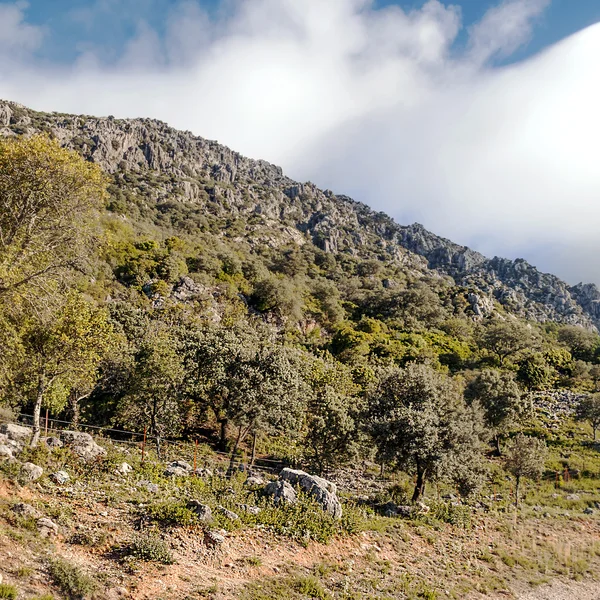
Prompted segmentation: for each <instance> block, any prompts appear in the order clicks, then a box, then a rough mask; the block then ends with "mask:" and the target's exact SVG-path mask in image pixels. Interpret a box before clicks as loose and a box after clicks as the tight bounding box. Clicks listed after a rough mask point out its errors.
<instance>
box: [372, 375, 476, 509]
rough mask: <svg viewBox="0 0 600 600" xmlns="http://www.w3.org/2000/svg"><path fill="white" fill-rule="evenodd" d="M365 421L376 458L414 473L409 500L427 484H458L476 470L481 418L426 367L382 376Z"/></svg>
mask: <svg viewBox="0 0 600 600" xmlns="http://www.w3.org/2000/svg"><path fill="white" fill-rule="evenodd" d="M367 419H368V427H369V430H370V433H371V435H372V437H373V440H374V442H375V445H376V447H377V450H378V456H379V459H380V460H382V461H387V462H392V463H393V464H395V465H397V466H398V467H400V468H402V469H404V470H406V471H408V472H410V473H415V474H416V476H417V480H416V484H415V490H414V493H413V501H416V500H418V499H419V497H420V496H421V495H422V494H423V492H424V490H425V483H426V481H427V480H435V479H443V478H447V479H452V478H453V477H455V476H458V477H460V478H461V479H464V478H465V476H467V475H469V474H470V472H473V473H475V472H477V471H478V465H479V463H480V456H481V449H482V448H481V442H482V438H483V436H484V431H483V427H482V417H481V415H480V414H479V413H478V412H477V410H476V409H470V410H469V409H468V408H467V407H466V406H465V404H464V402H463V399H462V395H461V393H460V388H459V387H458V386H457V384H456V383H455V382H454V381H452V380H451V379H450V378H448V377H447V376H446V375H443V374H442V373H439V372H437V371H435V370H433V369H432V368H431V367H429V366H427V365H416V364H410V365H408V367H407V368H406V369H404V370H401V369H389V370H386V371H384V372H383V373H382V376H381V378H380V381H379V383H378V385H377V387H376V388H375V389H374V390H373V392H372V393H371V397H370V402H369V408H368V414H367ZM468 479H469V478H468V477H467V480H468ZM473 483H474V482H472V483H470V484H467V483H465V485H467V487H471V485H473Z"/></svg>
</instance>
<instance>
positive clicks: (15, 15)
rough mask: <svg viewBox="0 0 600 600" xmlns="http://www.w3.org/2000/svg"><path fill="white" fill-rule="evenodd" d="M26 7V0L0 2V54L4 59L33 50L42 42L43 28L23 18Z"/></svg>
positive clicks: (19, 55)
mask: <svg viewBox="0 0 600 600" xmlns="http://www.w3.org/2000/svg"><path fill="white" fill-rule="evenodd" d="M27 7H28V4H27V2H22V1H19V2H15V3H14V4H0V56H3V57H4V58H5V60H8V59H9V58H10V57H11V56H12V58H13V59H14V58H17V57H21V56H22V55H23V54H25V53H30V52H33V51H34V50H37V49H38V48H39V47H40V45H41V43H42V39H43V37H44V30H43V28H41V27H36V26H34V25H29V24H27V23H26V22H25V20H24V18H25V15H24V12H25V10H26V9H27Z"/></svg>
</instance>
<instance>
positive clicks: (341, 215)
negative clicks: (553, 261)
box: [0, 101, 600, 329]
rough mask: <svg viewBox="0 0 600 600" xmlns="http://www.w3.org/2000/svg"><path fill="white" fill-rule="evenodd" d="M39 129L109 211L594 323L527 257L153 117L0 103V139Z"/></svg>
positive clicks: (483, 301) (530, 312)
mask: <svg viewBox="0 0 600 600" xmlns="http://www.w3.org/2000/svg"><path fill="white" fill-rule="evenodd" d="M36 132H47V133H48V134H50V135H51V136H53V137H55V138H56V139H58V140H59V141H60V143H61V144H63V145H64V146H66V147H68V148H71V149H75V150H77V151H79V152H80V153H82V154H83V155H84V156H85V157H86V158H87V159H88V160H90V161H93V162H96V163H98V164H99V165H101V166H102V167H103V169H104V170H105V171H106V172H107V173H109V174H110V175H111V177H112V180H113V186H112V187H111V191H112V194H113V199H112V202H111V206H110V208H111V210H113V211H114V212H119V210H120V206H122V205H123V203H124V202H133V203H135V204H136V205H137V206H138V207H139V210H140V211H141V212H142V213H143V211H144V210H147V209H148V207H149V206H151V205H152V206H154V208H158V210H160V211H165V212H166V211H168V210H169V207H170V206H172V205H173V203H180V204H185V205H186V206H190V207H193V208H194V209H200V210H201V211H202V212H203V213H204V215H205V217H206V219H207V222H212V223H213V224H214V223H218V225H217V227H220V228H221V229H225V228H227V227H232V225H233V224H235V221H236V219H243V220H244V221H245V224H246V225H245V227H244V228H243V231H240V233H239V239H240V240H243V241H245V242H246V243H247V244H249V245H250V246H252V245H253V244H258V243H269V244H271V245H273V246H277V245H282V244H285V243H289V242H294V243H296V244H299V245H301V244H303V243H307V242H313V243H314V244H315V245H317V246H318V247H319V248H321V249H323V250H325V251H327V252H333V253H347V254H350V255H354V256H360V257H362V258H373V259H378V260H386V261H392V262H395V263H397V264H400V265H402V266H403V267H404V268H405V269H406V272H408V273H410V274H411V275H412V276H415V277H425V276H428V277H431V276H438V277H447V278H451V279H450V281H452V280H453V281H454V282H455V283H456V284H457V285H459V286H463V287H464V288H466V289H467V290H468V291H469V292H470V293H469V295H468V298H469V302H470V303H471V307H472V309H473V312H474V313H475V315H480V316H487V315H489V314H490V313H491V312H492V311H494V310H495V309H496V308H498V307H503V308H504V309H505V310H507V311H508V312H511V313H513V314H516V315H518V316H521V317H524V318H527V319H530V320H534V321H539V322H546V321H556V322H559V323H568V324H575V325H581V326H583V327H586V328H588V329H595V328H598V327H599V326H600V291H599V290H598V288H597V287H596V286H595V285H593V284H579V285H577V286H573V287H570V286H569V285H567V284H566V283H565V282H563V281H561V280H560V279H559V278H557V277H555V276H553V275H549V274H545V273H541V272H540V271H538V270H537V269H536V268H535V267H533V266H532V265H530V264H528V263H527V262H526V261H525V260H522V259H517V260H515V261H511V260H507V259H502V258H498V257H495V258H493V259H488V258H486V257H484V256H483V255H481V254H479V253H477V252H474V251H472V250H470V249H469V248H466V247H463V246H459V245H457V244H454V243H452V242H450V241H449V240H446V239H444V238H441V237H439V236H436V235H435V234H433V233H431V232H429V231H427V230H426V229H425V228H423V227H422V226H421V225H419V224H413V225H409V226H402V225H398V224H397V223H395V222H394V221H393V220H392V219H391V218H390V217H388V216H387V215H385V214H383V213H378V212H375V211H373V210H371V209H370V208H369V207H367V206H366V205H364V204H361V203H359V202H355V201H354V200H352V199H350V198H348V197H346V196H343V195H336V194H334V193H333V192H331V191H328V190H326V191H323V190H320V189H319V188H317V187H316V186H315V185H314V184H312V183H303V184H302V183H298V182H295V181H293V180H291V179H289V178H288V177H286V176H285V175H284V174H283V172H282V170H281V169H280V168H279V167H276V166H274V165H272V164H269V163H267V162H265V161H261V160H252V159H248V158H245V157H243V156H241V155H240V154H238V153H236V152H234V151H232V150H230V149H228V148H226V147H224V146H222V145H220V144H218V143H216V142H212V141H208V140H205V139H203V138H200V137H196V136H194V135H192V134H191V133H190V132H181V131H176V130H175V129H172V128H170V127H169V126H168V125H166V124H165V123H162V122H160V121H156V120H152V119H132V120H120V119H115V118H113V117H106V118H95V117H87V116H74V115H66V114H57V113H52V114H47V113H39V112H35V111H32V110H29V109H27V108H25V107H23V106H20V105H17V104H14V103H10V102H6V101H4V102H3V101H0V134H1V135H8V136H10V135H16V134H33V133H36Z"/></svg>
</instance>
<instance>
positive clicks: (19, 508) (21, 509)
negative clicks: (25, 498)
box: [11, 502, 42, 519]
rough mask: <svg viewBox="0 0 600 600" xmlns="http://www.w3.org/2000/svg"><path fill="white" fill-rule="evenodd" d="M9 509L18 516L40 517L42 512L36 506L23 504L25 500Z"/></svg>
mask: <svg viewBox="0 0 600 600" xmlns="http://www.w3.org/2000/svg"><path fill="white" fill-rule="evenodd" d="M11 510H12V511H13V512H14V513H15V514H16V515H19V516H20V517H25V518H31V519H40V518H41V517H42V513H41V512H40V511H39V510H38V509H37V508H34V507H33V506H31V504H25V502H19V504H15V505H14V506H13V507H12V508H11Z"/></svg>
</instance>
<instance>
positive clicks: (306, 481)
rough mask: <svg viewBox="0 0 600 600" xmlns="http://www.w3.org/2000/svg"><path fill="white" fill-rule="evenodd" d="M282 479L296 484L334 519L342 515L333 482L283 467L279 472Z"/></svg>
mask: <svg viewBox="0 0 600 600" xmlns="http://www.w3.org/2000/svg"><path fill="white" fill-rule="evenodd" d="M279 478H280V480H282V481H287V482H289V483H291V484H292V485H297V486H299V487H300V489H302V490H303V491H304V492H306V493H307V494H308V495H309V496H312V497H313V498H315V500H316V501H317V502H318V503H319V504H320V505H321V506H322V507H323V510H324V511H325V512H328V513H329V514H330V515H331V516H333V517H335V518H336V519H339V518H341V516H342V505H341V504H340V501H339V500H338V497H337V488H336V485H335V483H331V481H327V480H326V479H323V478H322V477H317V476H316V475H309V474H308V473H305V472H304V471H297V470H294V469H283V471H281V473H280V474H279Z"/></svg>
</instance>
